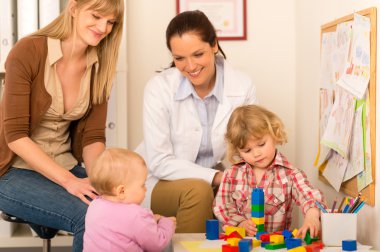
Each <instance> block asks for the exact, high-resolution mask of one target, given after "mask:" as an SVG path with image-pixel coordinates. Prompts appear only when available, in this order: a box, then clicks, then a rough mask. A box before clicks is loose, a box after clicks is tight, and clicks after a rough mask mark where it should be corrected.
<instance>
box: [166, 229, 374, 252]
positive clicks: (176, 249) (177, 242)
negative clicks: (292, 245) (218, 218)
mask: <svg viewBox="0 0 380 252" xmlns="http://www.w3.org/2000/svg"><path fill="white" fill-rule="evenodd" d="M204 239H205V234H204V233H190V234H174V236H173V239H172V247H171V248H169V249H167V250H166V251H165V252H171V251H173V252H188V250H186V249H185V248H184V247H183V246H182V245H181V241H201V240H204ZM220 251H222V250H220ZM264 251H265V252H268V251H271V250H266V249H264V248H261V247H260V248H255V249H253V250H252V252H264ZM274 251H277V252H282V251H286V249H278V250H274ZM324 251H326V252H329V251H331V252H333V251H342V250H341V248H340V247H339V248H338V247H337V248H326V249H323V250H321V252H324ZM357 251H360V250H357ZM370 251H371V252H380V251H378V250H370Z"/></svg>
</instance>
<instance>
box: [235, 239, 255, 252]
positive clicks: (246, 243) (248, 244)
mask: <svg viewBox="0 0 380 252" xmlns="http://www.w3.org/2000/svg"><path fill="white" fill-rule="evenodd" d="M238 246H239V252H249V251H251V249H252V240H250V239H241V240H240V241H239V243H238Z"/></svg>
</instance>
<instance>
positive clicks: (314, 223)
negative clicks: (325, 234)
mask: <svg viewBox="0 0 380 252" xmlns="http://www.w3.org/2000/svg"><path fill="white" fill-rule="evenodd" d="M319 216H320V211H319V209H317V208H310V209H309V210H308V211H307V212H306V215H305V220H304V222H303V225H302V227H301V228H300V229H299V230H298V232H297V237H301V238H302V239H304V238H305V236H306V232H307V230H310V237H311V238H314V237H317V236H318V232H319V230H320V226H321V223H320V221H319Z"/></svg>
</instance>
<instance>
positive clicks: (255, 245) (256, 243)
mask: <svg viewBox="0 0 380 252" xmlns="http://www.w3.org/2000/svg"><path fill="white" fill-rule="evenodd" d="M260 245H261V240H255V239H252V247H254V248H256V247H259V246H260Z"/></svg>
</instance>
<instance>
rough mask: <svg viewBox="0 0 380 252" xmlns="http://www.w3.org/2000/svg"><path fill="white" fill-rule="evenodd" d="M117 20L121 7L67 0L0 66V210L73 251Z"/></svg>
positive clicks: (99, 140) (116, 1)
mask: <svg viewBox="0 0 380 252" xmlns="http://www.w3.org/2000/svg"><path fill="white" fill-rule="evenodd" d="M123 13H124V4H123V0H69V1H68V4H67V7H66V9H65V10H64V11H63V12H62V13H61V15H60V16H59V17H58V18H57V19H55V20H54V21H53V22H52V23H50V24H49V25H47V26H46V27H45V28H42V29H41V30H39V31H37V32H35V33H34V34H32V35H30V36H28V37H26V38H23V39H21V40H20V41H18V42H17V43H16V45H15V46H14V48H13V49H12V50H11V52H10V53H9V56H8V58H7V61H6V63H5V70H6V73H5V90H4V96H3V100H2V102H1V104H0V146H1V149H0V175H1V177H0V209H1V210H3V211H5V212H7V213H9V214H12V215H14V216H17V217H19V218H22V219H24V220H26V221H29V222H32V223H35V224H39V225H44V226H48V227H52V228H55V229H60V230H65V231H68V232H72V233H73V234H74V242H73V251H82V246H83V244H82V243H83V233H84V218H85V213H86V210H87V206H88V204H89V202H90V200H91V199H93V198H95V196H96V191H95V189H94V188H93V187H92V186H91V185H90V182H89V180H88V179H87V175H86V170H88V169H89V168H90V167H91V163H92V161H93V160H94V158H95V157H97V156H98V155H99V154H100V153H101V152H102V151H103V150H104V149H105V144H104V143H105V121H106V114H107V100H108V97H109V95H110V90H111V85H112V79H113V76H114V73H115V68H116V62H117V56H118V48H119V45H120V40H121V35H122V25H123ZM82 162H83V163H84V165H85V169H84V168H83V167H82V166H81V165H80V164H81V163H82Z"/></svg>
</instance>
